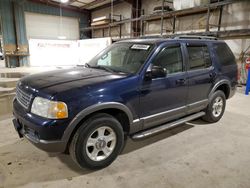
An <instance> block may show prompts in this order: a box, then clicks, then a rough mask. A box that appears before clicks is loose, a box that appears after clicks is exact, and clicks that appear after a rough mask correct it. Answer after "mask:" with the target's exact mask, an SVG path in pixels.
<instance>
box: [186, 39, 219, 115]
mask: <svg viewBox="0 0 250 188" xmlns="http://www.w3.org/2000/svg"><path fill="white" fill-rule="evenodd" d="M186 52H187V59H188V65H187V80H188V97H187V105H188V113H192V112H196V111H197V110H201V109H203V108H205V106H206V105H207V102H208V100H207V99H208V94H209V91H210V89H211V87H212V82H213V77H214V76H215V75H214V74H213V72H214V71H213V66H212V60H211V57H210V53H209V48H208V46H207V45H206V44H205V43H200V42H199V43H195V42H190V43H186Z"/></svg>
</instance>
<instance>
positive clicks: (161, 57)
mask: <svg viewBox="0 0 250 188" xmlns="http://www.w3.org/2000/svg"><path fill="white" fill-rule="evenodd" d="M153 65H156V66H161V67H162V68H164V69H165V70H166V72H167V74H171V73H177V72H182V70H183V65H182V54H181V48H180V46H175V47H167V48H164V49H162V50H161V52H160V53H159V54H158V55H157V56H156V58H155V60H154V62H153Z"/></svg>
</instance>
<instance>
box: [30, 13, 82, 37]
mask: <svg viewBox="0 0 250 188" xmlns="http://www.w3.org/2000/svg"><path fill="white" fill-rule="evenodd" d="M25 23H26V32H27V37H28V39H31V38H32V39H59V38H60V37H62V36H64V37H66V39H67V40H78V39H79V21H78V19H77V18H71V17H62V18H60V16H52V15H44V14H36V13H30V12H25ZM61 23H62V24H61Z"/></svg>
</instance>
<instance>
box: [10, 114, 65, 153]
mask: <svg viewBox="0 0 250 188" xmlns="http://www.w3.org/2000/svg"><path fill="white" fill-rule="evenodd" d="M21 121H22V120H20V119H18V118H15V119H13V120H12V122H13V125H14V127H15V129H16V131H17V133H18V135H19V137H20V138H22V137H25V138H27V139H28V140H29V141H30V142H31V143H32V144H34V145H35V146H36V147H38V148H39V149H41V150H44V151H46V152H64V151H65V149H66V143H65V142H63V141H61V140H53V141H51V140H41V139H39V137H38V135H36V134H35V133H34V132H31V131H27V130H26V129H25V128H24V124H23V123H21ZM26 126H27V127H28V125H27V124H26Z"/></svg>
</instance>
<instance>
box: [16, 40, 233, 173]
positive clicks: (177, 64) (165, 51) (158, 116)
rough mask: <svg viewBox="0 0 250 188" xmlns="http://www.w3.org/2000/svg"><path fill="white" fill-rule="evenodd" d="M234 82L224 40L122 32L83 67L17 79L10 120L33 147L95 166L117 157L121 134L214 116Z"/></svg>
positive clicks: (142, 134)
mask: <svg viewBox="0 0 250 188" xmlns="http://www.w3.org/2000/svg"><path fill="white" fill-rule="evenodd" d="M83 53H84V52H83ZM236 84H237V65H236V63H235V58H234V55H233V54H232V52H231V50H230V48H229V47H228V46H227V45H226V43H225V42H223V41H219V40H216V39H214V38H210V37H199V36H193V37H190V36H188V37H187V36H186V37H185V36H183V37H176V38H172V39H163V38H156V39H133V40H124V41H119V42H116V43H114V44H113V45H111V46H110V47H108V48H107V49H105V50H104V51H103V52H101V53H100V54H99V55H97V56H96V57H95V58H93V59H92V60H91V61H90V62H89V63H87V64H86V65H85V66H84V67H75V68H72V69H65V70H57V71H52V72H47V73H41V74H35V75H31V76H27V77H24V78H23V79H21V80H20V82H19V83H18V85H17V89H16V98H15V100H14V102H13V108H14V116H15V118H14V119H13V123H14V126H15V128H16V130H17V132H18V134H19V135H20V137H23V136H25V137H26V138H27V139H28V140H30V141H31V142H32V143H33V144H35V145H36V146H37V147H39V148H41V149H43V150H45V151H50V152H66V153H67V152H69V153H70V155H71V156H72V158H73V160H74V161H75V162H76V163H77V164H79V165H80V166H81V167H87V168H92V169H98V168H103V167H106V166H108V165H109V164H111V163H112V162H113V161H114V160H115V158H116V157H117V156H118V154H119V153H120V152H121V150H122V148H123V145H124V140H125V138H126V137H127V136H130V137H131V138H132V139H140V138H144V137H146V136H150V135H153V134H156V133H159V132H161V131H164V130H167V129H169V128H172V127H174V126H177V125H181V124H183V123H185V122H187V121H190V120H193V119H196V118H199V117H202V118H203V119H204V120H206V121H208V122H216V121H218V120H219V119H220V118H221V117H222V115H223V113H224V109H225V106H226V99H228V98H230V97H232V96H233V94H234V93H235V90H236Z"/></svg>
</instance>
